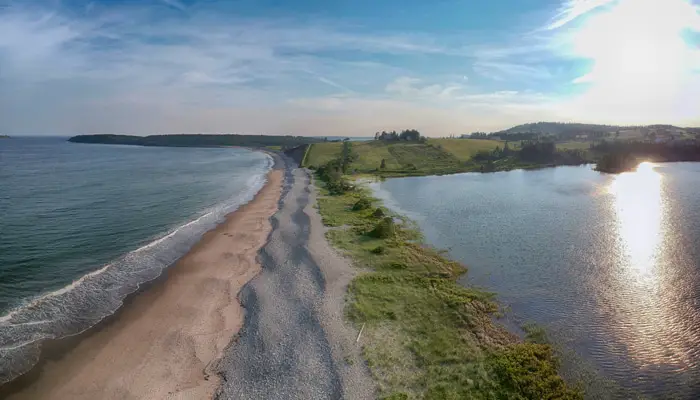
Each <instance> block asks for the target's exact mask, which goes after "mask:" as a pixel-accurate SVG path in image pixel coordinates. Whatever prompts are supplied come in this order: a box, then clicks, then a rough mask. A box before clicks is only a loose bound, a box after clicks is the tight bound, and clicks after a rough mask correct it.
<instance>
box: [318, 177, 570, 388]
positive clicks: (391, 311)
mask: <svg viewBox="0 0 700 400" xmlns="http://www.w3.org/2000/svg"><path fill="white" fill-rule="evenodd" d="M317 182H318V181H317ZM319 185H320V186H321V187H320V192H321V196H320V197H319V199H318V206H319V210H320V213H321V215H322V217H323V221H324V223H325V224H326V225H327V226H330V227H335V228H334V229H330V230H329V231H328V234H327V236H328V239H329V240H330V241H331V242H332V243H333V244H334V245H335V246H336V247H337V248H339V249H340V250H342V251H343V252H344V253H345V254H347V255H348V256H350V257H351V258H352V259H353V260H354V261H355V263H356V264H357V265H358V266H360V267H362V268H365V269H367V273H365V274H361V275H360V276H359V277H357V278H356V279H355V280H354V281H353V282H352V283H351V285H350V287H349V289H348V296H349V306H348V309H347V316H348V317H349V319H350V320H351V321H353V322H354V323H355V324H357V326H358V327H359V326H364V331H363V334H362V339H361V343H362V346H363V354H364V356H365V358H366V360H367V363H368V365H369V368H370V371H371V373H372V375H373V377H374V379H375V381H376V382H377V385H378V388H379V395H380V398H384V399H580V398H582V394H581V393H580V391H579V390H576V389H572V388H570V387H569V386H567V385H566V384H565V383H564V381H563V380H562V379H561V377H560V376H559V375H558V373H557V366H558V362H557V360H556V358H555V356H554V354H553V350H552V348H551V347H550V346H549V345H547V344H542V343H534V342H521V341H519V340H518V339H517V338H516V337H515V336H513V335H512V334H510V333H508V332H507V331H506V330H505V329H504V328H502V327H501V326H500V325H498V324H495V323H494V322H493V313H494V312H496V311H497V308H498V307H497V304H496V303H495V302H494V299H493V295H492V294H490V293H487V292H484V291H482V290H478V289H474V288H464V287H462V286H460V285H458V284H457V282H456V279H457V277H459V276H460V275H462V274H463V273H464V272H465V269H464V267H463V266H461V265H460V264H459V263H456V262H454V261H451V260H449V259H447V258H445V257H444V256H443V255H442V254H441V253H440V252H439V251H436V250H435V249H432V248H429V247H427V246H426V245H424V244H423V243H422V238H421V235H420V233H419V231H418V230H417V229H415V228H414V227H413V226H412V225H411V223H410V222H408V221H403V222H399V223H394V222H393V221H396V220H397V219H398V218H400V217H394V219H389V220H388V221H387V217H386V216H385V215H386V214H388V211H387V210H386V209H383V208H377V207H376V205H378V201H377V200H376V199H374V198H372V197H371V196H370V195H369V193H368V192H367V191H364V190H351V191H347V192H345V193H343V194H336V195H330V193H329V192H328V191H327V190H326V189H325V185H324V184H323V183H319ZM387 224H388V225H390V229H388V227H387ZM380 226H381V228H382V229H380Z"/></svg>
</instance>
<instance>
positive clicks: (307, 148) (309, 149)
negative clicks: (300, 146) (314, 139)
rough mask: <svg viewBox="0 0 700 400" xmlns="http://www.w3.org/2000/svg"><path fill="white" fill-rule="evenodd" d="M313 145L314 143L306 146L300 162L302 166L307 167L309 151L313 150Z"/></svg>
mask: <svg viewBox="0 0 700 400" xmlns="http://www.w3.org/2000/svg"><path fill="white" fill-rule="evenodd" d="M311 147H313V144H310V145H308V146H306V149H305V150H304V157H302V159H301V163H300V165H301V166H302V167H306V159H307V158H308V157H309V151H311Z"/></svg>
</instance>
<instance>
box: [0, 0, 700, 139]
mask: <svg viewBox="0 0 700 400" xmlns="http://www.w3.org/2000/svg"><path fill="white" fill-rule="evenodd" d="M698 10H699V8H698V4H697V3H693V2H691V1H686V0H492V1H476V0H461V1H457V0H436V1H432V2H426V1H413V0H411V1H394V0H390V1H376V0H375V1H366V0H360V1H345V0H343V1H330V2H329V1H296V2H295V1H253V0H244V1H214V0H188V1H184V0H141V1H136V0H123V1H106V0H103V1H77V0H69V1H68V0H65V1H58V0H45V1H31V0H30V1H27V0H9V1H8V0H4V1H3V0H0V133H9V134H76V133H131V134H150V133H200V132H201V133H204V132H208V133H217V132H220V133H224V132H236V133H270V134H281V133H293V134H309V135H326V134H327V135H356V136H360V135H371V134H372V133H373V132H374V131H377V130H386V129H403V128H417V129H419V130H421V131H423V132H425V133H427V134H428V135H431V136H441V135H448V134H460V133H465V132H471V131H476V130H486V131H493V130H499V129H503V128H507V127H509V126H512V125H515V124H519V123H524V122H533V121H542V120H548V121H549V120H552V121H581V122H602V123H619V124H646V123H673V124H679V125H700V111H699V110H698V109H697V107H695V104H696V103H697V102H696V100H695V99H696V98H697V95H698V94H700V48H699V46H698V45H699V43H700V14H698Z"/></svg>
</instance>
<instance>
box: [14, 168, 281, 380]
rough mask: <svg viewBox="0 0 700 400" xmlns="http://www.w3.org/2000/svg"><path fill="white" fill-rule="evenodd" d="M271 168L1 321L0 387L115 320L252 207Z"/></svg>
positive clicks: (254, 175)
mask: <svg viewBox="0 0 700 400" xmlns="http://www.w3.org/2000/svg"><path fill="white" fill-rule="evenodd" d="M272 164H273V160H272V158H271V157H269V156H268V160H267V164H266V166H265V167H264V169H261V170H257V171H255V173H253V174H251V175H252V176H251V177H250V178H248V180H247V181H246V185H245V189H244V190H242V191H240V192H238V193H236V194H235V195H234V196H232V197H231V198H229V199H228V200H227V201H225V202H223V203H221V204H218V205H216V206H214V207H212V208H210V209H208V210H205V212H204V213H203V214H202V215H201V216H199V217H198V218H196V219H194V220H192V221H189V222H187V223H186V224H183V225H181V226H178V227H176V228H175V229H173V230H171V231H170V232H167V233H165V234H164V235H162V236H160V237H158V238H156V239H155V240H153V241H151V242H149V243H147V244H145V245H144V246H142V247H140V248H138V249H136V250H133V251H130V252H129V253H127V254H125V255H123V256H122V257H120V258H118V259H116V260H114V261H112V262H110V263H108V264H107V265H104V266H102V267H101V268H99V269H97V270H95V271H93V272H90V273H88V274H86V275H83V276H82V277H80V278H79V279H77V280H75V281H74V282H73V283H71V284H70V285H67V286H65V287H63V288H60V289H58V290H55V291H53V292H50V293H45V294H43V295H41V296H39V297H37V298H34V299H32V300H30V301H28V302H26V303H25V304H23V305H21V306H19V307H17V308H15V309H14V310H12V311H10V312H9V313H8V314H6V315H4V316H0V385H2V384H4V383H6V382H9V381H11V380H13V379H15V378H16V377H18V376H20V375H22V374H24V373H25V372H27V371H29V370H30V369H31V368H32V367H33V366H34V365H35V364H36V363H37V362H38V361H39V359H40V356H41V344H42V343H43V342H45V341H46V340H52V339H61V338H65V337H69V336H74V335H77V334H80V333H82V332H84V331H86V330H87V329H89V328H91V327H93V326H95V325H96V324H97V323H99V322H100V321H102V320H103V319H104V318H106V317H108V316H110V315H112V314H114V313H115V312H116V311H117V310H118V309H119V308H120V307H121V306H122V305H123V303H124V299H125V298H126V297H127V296H128V295H130V294H132V293H134V292H136V291H138V289H139V287H140V286H141V285H143V284H144V283H147V282H149V281H152V280H154V279H156V278H157V277H159V276H160V275H161V274H162V273H163V271H164V270H165V269H167V268H168V267H169V266H171V265H173V264H174V263H175V262H176V261H177V260H178V259H179V258H180V257H182V256H183V255H184V254H185V253H187V251H188V250H189V249H190V248H191V247H192V246H193V245H194V244H195V243H197V241H199V239H200V238H201V237H202V235H203V234H204V233H206V232H207V231H209V230H211V229H212V228H214V227H215V226H216V225H218V224H219V223H221V222H222V221H223V220H224V217H225V216H226V215H227V214H229V213H231V212H233V211H235V210H236V209H238V208H239V207H240V206H241V205H243V204H245V203H247V202H249V201H251V200H252V199H253V197H255V194H256V193H257V192H258V191H260V189H261V188H262V187H263V186H264V185H265V183H266V173H265V172H266V171H268V170H269V169H270V168H271V167H272Z"/></svg>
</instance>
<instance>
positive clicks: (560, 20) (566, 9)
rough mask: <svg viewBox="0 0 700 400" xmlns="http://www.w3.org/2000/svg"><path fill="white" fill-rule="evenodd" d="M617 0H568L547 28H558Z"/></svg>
mask: <svg viewBox="0 0 700 400" xmlns="http://www.w3.org/2000/svg"><path fill="white" fill-rule="evenodd" d="M614 1H615V0H567V1H566V2H565V3H564V4H563V5H562V6H561V8H560V9H559V12H558V13H557V15H556V16H555V17H554V18H553V19H552V21H550V23H549V24H548V25H547V27H546V29H548V30H552V29H558V28H561V27H563V26H564V25H567V24H568V23H570V22H573V21H574V20H576V19H578V18H580V17H583V16H585V15H586V14H589V13H591V12H593V11H595V10H596V9H598V8H600V7H603V6H606V5H608V4H610V3H613V2H614Z"/></svg>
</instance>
